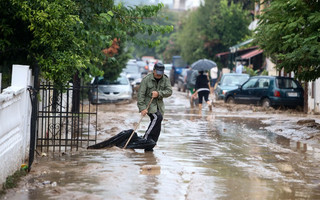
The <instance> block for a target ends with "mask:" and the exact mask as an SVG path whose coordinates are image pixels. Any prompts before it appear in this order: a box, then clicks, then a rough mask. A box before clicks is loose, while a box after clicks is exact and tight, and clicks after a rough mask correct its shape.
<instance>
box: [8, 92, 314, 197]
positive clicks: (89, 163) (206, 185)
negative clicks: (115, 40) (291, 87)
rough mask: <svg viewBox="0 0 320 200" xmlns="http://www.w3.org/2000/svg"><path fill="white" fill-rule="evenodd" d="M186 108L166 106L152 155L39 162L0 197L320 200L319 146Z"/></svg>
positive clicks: (90, 155) (255, 123) (106, 154)
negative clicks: (14, 186)
mask: <svg viewBox="0 0 320 200" xmlns="http://www.w3.org/2000/svg"><path fill="white" fill-rule="evenodd" d="M186 104H187V100H185V101H177V100H176V97H171V98H169V99H168V100H167V113H166V115H165V120H164V121H163V127H162V133H161V135H160V139H159V141H158V145H157V146H156V147H155V149H154V151H153V152H144V151H143V150H122V149H119V148H116V147H114V148H110V149H103V150H90V151H87V150H85V149H83V150H81V151H79V152H72V153H71V152H69V153H68V152H67V153H66V154H65V155H63V156H61V155H60V156H57V155H55V156H52V155H51V156H48V157H41V158H38V159H37V161H36V163H35V165H34V168H33V171H34V172H32V173H31V174H29V175H28V177H27V178H25V180H24V181H22V183H21V184H20V187H19V188H17V189H15V190H14V191H9V192H8V194H7V195H6V196H4V197H3V198H4V199H26V200H28V199H30V200H31V199H86V200H88V199H112V200H114V199H146V200H156V199H161V200H162V199H165V200H167V199H172V200H179V199H188V200H196V199H197V200H198V199H204V200H207V199H228V200H229V199H239V200H240V199H241V200H242V199H320V168H319V166H320V149H319V148H317V147H311V146H309V145H307V144H304V143H300V142H296V141H291V140H289V139H287V138H284V137H282V136H278V135H276V134H274V133H272V132H268V131H267V130H265V129H264V126H263V125H262V124H260V122H259V120H258V119H257V118H254V117H252V118H250V117H248V118H244V117H240V118H239V117H230V116H223V115H217V114H216V113H215V112H209V111H208V110H205V109H204V110H202V111H200V112H199V111H198V110H197V109H190V108H188V107H187V106H186ZM133 107H134V106H133ZM120 112H121V111H120ZM147 122H148V121H145V122H144V123H146V124H145V125H141V126H142V127H145V126H146V125H147ZM140 132H141V130H140ZM146 165H153V166H159V168H157V169H156V170H154V171H153V170H152V169H151V170H149V171H144V170H143V166H146Z"/></svg>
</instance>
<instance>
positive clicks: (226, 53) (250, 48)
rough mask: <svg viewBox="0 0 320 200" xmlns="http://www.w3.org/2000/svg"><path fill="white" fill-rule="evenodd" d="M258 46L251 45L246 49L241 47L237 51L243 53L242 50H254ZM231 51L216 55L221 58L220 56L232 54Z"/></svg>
mask: <svg viewBox="0 0 320 200" xmlns="http://www.w3.org/2000/svg"><path fill="white" fill-rule="evenodd" d="M257 48H258V46H252V47H249V48H246V49H239V50H238V51H237V54H241V52H243V51H249V50H253V49H257ZM230 53H231V52H230V51H227V52H221V53H217V54H216V55H215V57H218V58H220V57H222V56H226V55H228V54H230ZM231 54H232V53H231Z"/></svg>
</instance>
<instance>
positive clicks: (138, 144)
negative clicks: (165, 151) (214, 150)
mask: <svg viewBox="0 0 320 200" xmlns="http://www.w3.org/2000/svg"><path fill="white" fill-rule="evenodd" d="M132 132H133V129H129V130H124V131H121V132H120V133H118V134H117V135H115V136H113V137H111V138H110V139H108V140H105V141H102V142H100V143H97V144H95V145H91V146H88V148H87V149H102V148H110V147H113V146H117V147H120V148H123V147H124V145H125V144H126V143H127V141H128V139H129V137H130V135H131V134H132ZM155 145H156V143H155V142H154V141H153V140H146V139H144V138H142V137H140V136H138V134H137V133H136V132H134V134H133V136H132V138H131V140H130V142H129V143H128V145H127V147H126V148H127V149H152V148H153V147H154V146H155Z"/></svg>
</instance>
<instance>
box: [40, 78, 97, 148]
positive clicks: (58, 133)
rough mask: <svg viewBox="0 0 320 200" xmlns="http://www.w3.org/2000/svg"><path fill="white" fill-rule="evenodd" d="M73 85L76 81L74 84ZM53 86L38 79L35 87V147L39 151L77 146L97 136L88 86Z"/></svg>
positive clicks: (94, 111) (82, 145) (83, 145)
mask: <svg viewBox="0 0 320 200" xmlns="http://www.w3.org/2000/svg"><path fill="white" fill-rule="evenodd" d="M75 85H77V84H75ZM79 85H81V86H78V87H77V86H72V85H71V84H70V86H69V87H67V88H65V89H56V88H55V87H54V86H53V85H52V84H51V83H50V82H41V83H40V86H39V90H38V99H39V102H38V112H37V113H38V114H37V127H36V149H37V150H39V151H41V152H43V151H53V152H55V151H59V152H61V151H67V150H78V148H79V147H87V146H89V143H95V142H96V139H97V109H98V107H97V105H91V104H90V103H89V101H88V94H89V90H90V89H91V88H90V87H91V86H84V85H82V84H79Z"/></svg>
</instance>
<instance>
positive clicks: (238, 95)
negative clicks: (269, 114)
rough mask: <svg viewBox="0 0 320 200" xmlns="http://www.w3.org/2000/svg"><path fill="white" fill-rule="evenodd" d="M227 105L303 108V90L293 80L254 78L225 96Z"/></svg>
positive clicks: (285, 78) (271, 77) (268, 77)
mask: <svg viewBox="0 0 320 200" xmlns="http://www.w3.org/2000/svg"><path fill="white" fill-rule="evenodd" d="M224 101H225V102H227V103H243V104H259V105H262V106H263V107H269V106H272V107H275V106H290V107H297V106H303V88H302V87H301V85H300V83H299V82H298V81H296V80H294V79H293V78H288V77H278V76H254V77H251V78H250V79H249V80H248V81H247V82H245V83H244V84H243V85H242V86H239V88H238V89H235V90H231V91H229V92H227V93H226V94H225V98H224Z"/></svg>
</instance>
